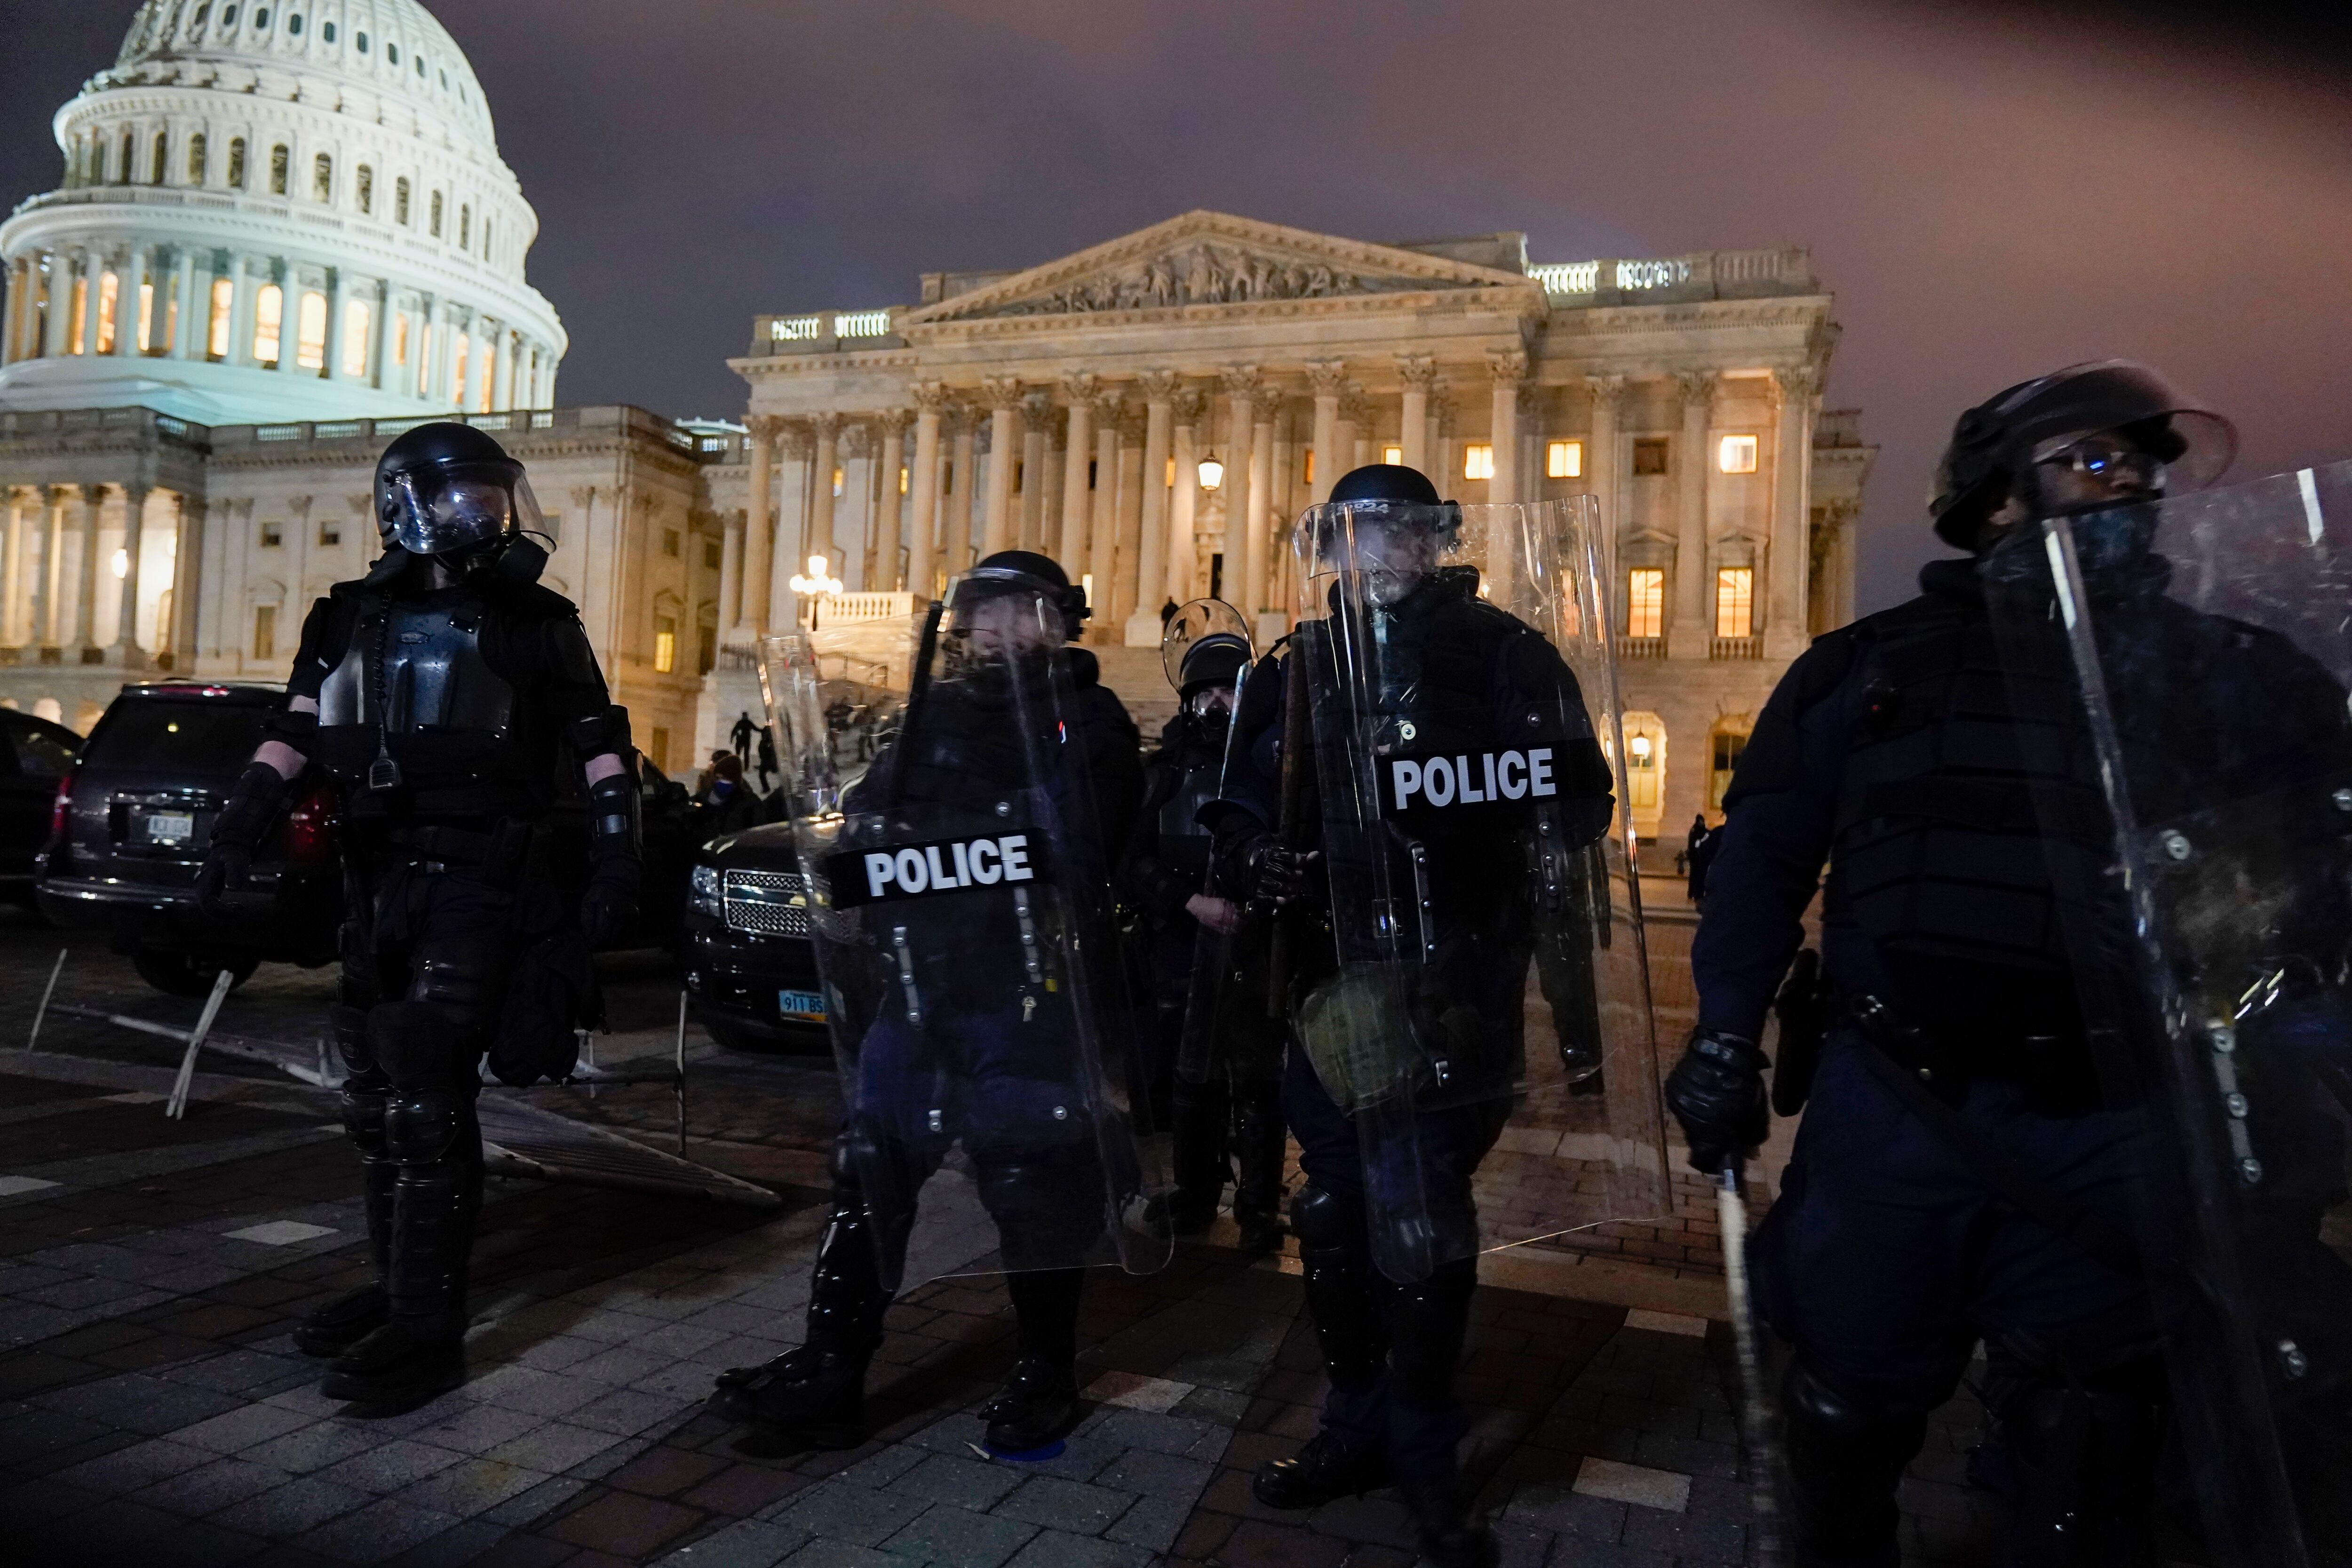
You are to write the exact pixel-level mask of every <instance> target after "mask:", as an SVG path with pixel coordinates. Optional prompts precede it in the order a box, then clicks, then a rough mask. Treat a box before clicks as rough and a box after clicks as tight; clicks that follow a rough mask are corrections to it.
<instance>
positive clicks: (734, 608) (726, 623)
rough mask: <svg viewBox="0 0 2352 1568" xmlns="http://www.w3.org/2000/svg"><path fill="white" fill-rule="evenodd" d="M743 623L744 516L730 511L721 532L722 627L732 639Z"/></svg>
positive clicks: (720, 621) (722, 630) (720, 595)
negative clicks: (736, 629)
mask: <svg viewBox="0 0 2352 1568" xmlns="http://www.w3.org/2000/svg"><path fill="white" fill-rule="evenodd" d="M742 624H743V514H742V513H741V512H740V511H739V512H730V513H729V514H728V516H727V520H726V521H725V522H724V523H723V524H722V525H721V527H720V529H719V627H720V630H721V632H722V634H724V635H727V636H728V637H729V638H730V640H732V634H733V632H734V630H735V628H736V627H738V626H741V625H742Z"/></svg>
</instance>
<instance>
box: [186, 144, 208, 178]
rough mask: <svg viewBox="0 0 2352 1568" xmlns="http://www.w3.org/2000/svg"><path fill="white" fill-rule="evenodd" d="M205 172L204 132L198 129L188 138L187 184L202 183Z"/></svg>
mask: <svg viewBox="0 0 2352 1568" xmlns="http://www.w3.org/2000/svg"><path fill="white" fill-rule="evenodd" d="M204 183H205V133H204V132H201V131H199V132H196V133H195V134H194V136H191V137H189V138H188V184H192V185H201V184H204Z"/></svg>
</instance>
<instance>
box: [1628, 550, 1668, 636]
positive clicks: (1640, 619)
mask: <svg viewBox="0 0 2352 1568" xmlns="http://www.w3.org/2000/svg"><path fill="white" fill-rule="evenodd" d="M1665 626H1666V572H1665V568H1664V567H1663V566H1636V567H1635V568H1633V570H1632V571H1631V572H1628V573H1627V574H1625V635H1626V636H1627V637H1661V636H1663V635H1664V632H1665Z"/></svg>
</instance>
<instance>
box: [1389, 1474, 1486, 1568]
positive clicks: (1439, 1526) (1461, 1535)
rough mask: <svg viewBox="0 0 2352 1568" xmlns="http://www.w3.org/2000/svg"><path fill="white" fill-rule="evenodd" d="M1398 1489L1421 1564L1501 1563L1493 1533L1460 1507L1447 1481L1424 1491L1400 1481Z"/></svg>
mask: <svg viewBox="0 0 2352 1568" xmlns="http://www.w3.org/2000/svg"><path fill="white" fill-rule="evenodd" d="M1397 1489H1398V1490H1399V1491H1401V1492H1402V1493H1403V1494H1404V1500H1405V1505H1406V1506H1407V1507H1409V1508H1411V1509H1412V1521H1413V1529H1414V1531H1416V1533H1418V1534H1419V1535H1420V1537H1421V1555H1422V1558H1423V1561H1425V1562H1428V1563H1433V1564H1435V1568H1495V1564H1496V1563H1498V1562H1500V1561H1501V1559H1502V1553H1501V1551H1500V1549H1499V1548H1497V1547H1496V1544H1495V1536H1494V1532H1493V1531H1489V1530H1488V1529H1487V1528H1486V1521H1485V1520H1483V1519H1480V1518H1478V1517H1476V1516H1475V1515H1474V1514H1472V1513H1471V1512H1470V1511H1469V1510H1467V1509H1465V1508H1464V1507H1463V1506H1462V1500H1461V1499H1460V1497H1459V1496H1457V1495H1456V1493H1455V1489H1454V1485H1453V1484H1452V1483H1451V1482H1450V1481H1449V1482H1446V1483H1444V1484H1442V1485H1432V1486H1426V1487H1424V1486H1418V1485H1414V1484H1412V1483H1411V1482H1405V1481H1400V1482H1399V1483H1398V1486H1397Z"/></svg>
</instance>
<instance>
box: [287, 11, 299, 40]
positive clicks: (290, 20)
mask: <svg viewBox="0 0 2352 1568" xmlns="http://www.w3.org/2000/svg"><path fill="white" fill-rule="evenodd" d="M286 31H287V32H288V33H289V34H291V35H292V36H293V37H298V38H299V37H301V36H302V18H301V17H299V16H289V17H287V18H286Z"/></svg>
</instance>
